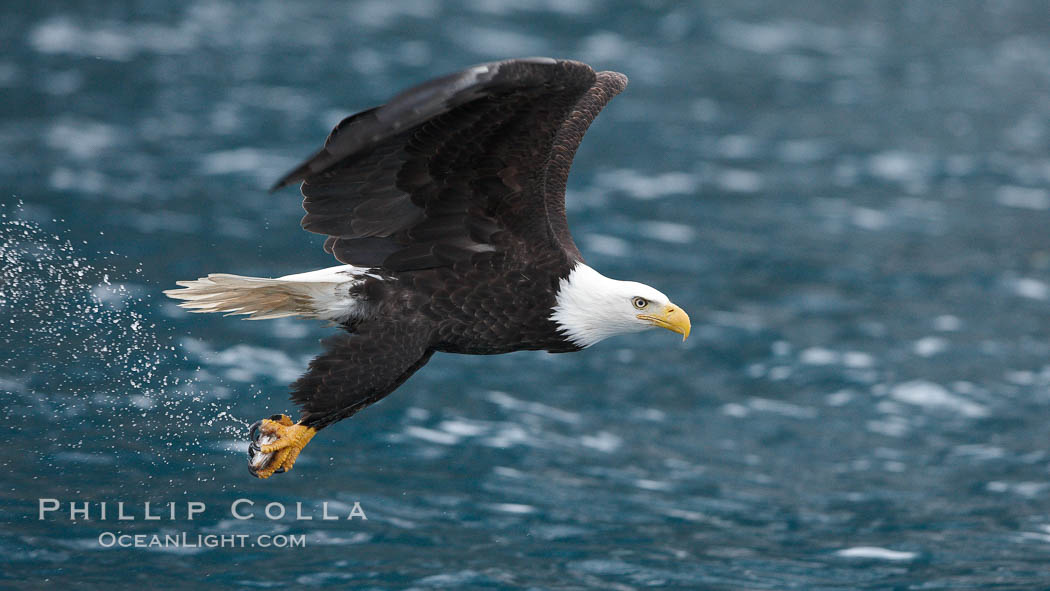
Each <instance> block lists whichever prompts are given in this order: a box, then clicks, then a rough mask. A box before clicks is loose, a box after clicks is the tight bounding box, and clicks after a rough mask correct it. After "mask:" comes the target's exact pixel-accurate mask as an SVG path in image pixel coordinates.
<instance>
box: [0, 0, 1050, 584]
mask: <svg viewBox="0 0 1050 591" xmlns="http://www.w3.org/2000/svg"><path fill="white" fill-rule="evenodd" d="M0 11H2V18H0V23H2V25H0V35H2V38H3V42H4V43H3V45H4V51H3V54H0V86H2V87H3V90H2V94H3V97H4V99H3V104H4V109H3V111H2V113H3V114H2V115H0V146H2V147H3V152H4V154H5V157H4V158H3V159H0V179H2V183H3V188H4V194H3V208H2V210H0V216H2V217H0V232H2V237H3V241H2V244H3V246H2V247H0V265H2V267H0V281H2V284H0V292H2V294H0V325H3V326H4V332H3V339H2V340H0V343H2V345H0V346H2V347H3V351H4V353H3V355H2V356H0V389H2V391H3V396H4V409H5V413H4V417H5V422H6V425H7V426H8V430H6V436H5V437H0V442H3V443H4V445H5V447H4V453H3V454H0V470H2V472H3V474H4V476H3V480H2V486H0V507H2V509H0V511H2V512H0V515H2V516H3V528H2V530H0V556H2V557H3V558H2V559H0V560H2V561H3V568H2V569H0V581H2V582H0V585H2V586H5V587H13V588H18V587H23V588H36V587H39V586H42V585H45V584H48V583H52V584H54V583H63V584H66V585H69V586H71V587H73V588H77V587H80V588H91V587H94V586H98V585H102V584H108V585H110V586H112V587H113V588H121V587H127V588H140V587H141V585H143V584H146V583H154V584H156V583H163V584H165V585H176V584H179V583H181V584H183V585H187V586H189V585H193V586H196V587H199V588H210V587H214V588H229V587H247V588H252V587H272V586H276V585H296V586H300V587H315V586H328V585H337V586H339V585H341V586H349V587H356V588H371V589H386V588H416V589H428V588H532V589H582V588H599V589H636V588H643V587H661V588H683V589H698V588H704V589H857V588H898V589H966V588H974V589H976V588H980V589H989V588H999V589H1007V588H1019V589H1020V588H1039V587H1045V586H1046V585H1047V581H1048V580H1050V562H1048V561H1050V500H1048V496H1050V470H1048V468H1050V456H1048V455H1047V441H1048V439H1050V426H1048V422H1047V420H1046V417H1047V416H1048V413H1050V362H1048V358H1050V344H1048V342H1047V338H1046V335H1047V333H1048V329H1050V326H1048V325H1050V319H1048V316H1047V314H1046V310H1047V301H1048V299H1050V240H1048V238H1047V232H1046V228H1047V223H1048V221H1050V192H1048V189H1047V187H1048V186H1050V156H1048V155H1047V150H1046V146H1047V144H1048V140H1050V129H1048V123H1047V121H1050V100H1048V99H1047V96H1048V95H1050V29H1048V28H1047V26H1046V22H1047V21H1046V16H1047V15H1046V9H1045V6H1044V5H1042V4H1041V3H1036V2H1033V3H1020V2H1012V3H981V4H970V5H953V6H952V7H950V8H949V7H946V6H942V5H940V4H937V3H921V4H908V5H904V4H879V5H867V6H864V7H859V6H857V5H852V4H850V5H842V4H840V3H831V2H827V3H824V2H801V3H800V2H795V3H789V4H784V3H766V2H737V3H731V5H724V3H711V4H705V3H696V4H690V5H684V4H679V3H664V2H650V3H647V4H645V5H637V4H635V3H604V2H603V3H599V2H594V1H590V0H575V1H573V2H567V3H565V2H528V3H514V2H505V1H503V0H485V1H478V2H470V3H465V4H459V3H451V2H414V1H411V2H410V1H403V2H399V1H394V0H384V1H382V2H379V1H373V2H363V3H357V4H354V5H352V6H345V5H343V4H342V3H322V2H299V3H295V4H294V5H293V4H288V3H283V2H261V3H246V2H233V1H228V2H224V1H217V0H216V1H213V0H205V1H200V2H188V3H177V4H170V5H169V4H166V3H158V2H143V3H138V4H137V5H136V11H135V13H134V14H130V13H128V12H127V10H126V8H125V7H124V6H120V5H113V6H109V7H101V8H100V7H93V8H91V9H88V8H80V9H74V8H58V7H56V6H51V5H49V4H47V3H37V4H35V5H31V6H28V5H26V6H22V5H19V3H16V4H14V5H6V6H4V7H3V8H2V9H0ZM536 54H539V55H553V56H565V57H575V58H577V59H581V60H584V61H588V62H590V63H592V64H594V65H595V66H598V67H600V68H606V69H614V70H618V71H622V72H625V73H627V74H628V75H629V76H630V78H631V81H632V82H631V85H630V86H629V87H628V90H627V91H626V92H625V93H624V94H623V95H621V96H620V97H618V98H617V99H616V100H615V101H614V102H613V103H612V104H611V106H610V107H609V108H608V109H607V110H606V111H605V112H604V113H603V114H602V116H601V118H600V119H599V121H598V122H597V123H596V125H595V126H594V127H593V128H592V130H591V132H590V133H589V134H588V136H587V141H586V142H585V143H584V145H583V147H582V148H581V150H580V152H579V155H578V156H577V159H576V164H575V167H574V173H573V176H572V179H571V182H570V187H569V190H570V195H569V208H570V222H571V224H572V227H573V231H574V234H575V235H576V236H577V242H578V243H579V244H580V246H581V248H582V249H583V251H584V253H585V254H586V256H587V257H588V261H589V262H590V264H591V265H592V266H594V267H596V268H598V269H600V270H602V271H603V272H604V273H605V274H607V275H610V276H613V277H620V278H630V279H635V280H640V281H644V282H646V283H650V284H653V285H655V286H657V287H659V288H660V289H661V290H662V291H664V292H665V293H668V294H669V295H670V296H671V297H672V298H673V299H674V300H675V301H676V302H677V303H680V304H681V305H682V306H683V307H684V308H685V309H686V310H688V311H689V312H690V313H691V315H692V318H693V325H694V328H693V336H692V338H690V340H689V341H688V342H687V343H685V344H680V343H678V342H677V340H676V339H675V338H674V336H673V335H668V334H666V333H665V334H657V333H646V334H642V335H637V336H633V337H622V338H618V339H614V340H610V341H608V342H605V343H603V344H601V345H599V346H597V347H595V348H594V349H592V350H589V351H586V352H584V353H580V354H574V355H562V356H550V355H546V354H539V353H519V354H513V355H507V356H498V357H488V358H477V357H462V356H451V355H438V356H436V357H435V358H434V359H433V360H432V361H431V362H430V364H429V365H428V366H427V367H426V368H425V369H424V370H423V371H421V372H420V373H419V374H417V376H416V377H414V378H413V379H412V380H411V381H410V382H409V383H407V384H406V385H405V386H404V387H403V388H402V389H401V390H400V391H398V392H397V393H396V394H394V395H392V396H391V397H389V398H388V399H386V400H385V401H383V402H382V403H380V404H378V405H376V406H375V407H373V408H370V409H369V410H367V411H365V412H364V413H362V414H360V415H358V416H357V417H355V418H354V419H352V420H350V421H346V422H344V423H340V424H339V425H337V426H335V427H333V428H331V429H329V430H326V431H325V432H323V433H322V435H321V436H319V437H318V438H316V439H315V440H314V441H313V442H312V443H311V444H310V446H309V447H308V448H307V449H306V452H305V454H304V455H303V456H302V458H301V459H300V460H299V462H298V463H297V465H296V469H295V471H294V472H292V473H291V474H288V475H283V476H279V477H275V478H273V479H271V480H269V481H257V480H255V479H253V478H251V477H250V476H249V475H248V473H247V468H246V462H245V457H244V453H243V452H244V449H245V448H244V442H243V436H244V431H245V428H246V426H247V425H248V424H249V423H250V422H251V421H254V420H255V419H257V418H260V417H262V416H266V415H269V414H271V413H273V412H281V411H288V410H290V409H291V407H290V404H289V403H288V402H287V400H286V391H287V390H286V384H287V382H288V381H290V380H292V379H294V378H295V377H296V376H297V375H298V373H299V372H300V371H301V370H302V369H303V368H304V367H305V364H306V362H307V360H308V359H309V358H310V357H311V356H312V355H314V354H315V353H316V352H317V351H318V345H317V341H318V339H320V338H322V337H323V336H324V335H325V334H328V332H329V329H326V328H325V327H323V326H320V325H317V324H312V323H309V322H295V321H288V320H281V321H270V322H243V321H240V320H236V319H232V318H227V319H223V318H220V317H215V316H200V315H188V314H185V313H183V312H182V311H181V310H179V309H177V308H175V306H174V304H173V302H171V301H168V300H167V299H166V298H164V297H163V296H162V295H161V293H160V292H161V290H163V289H167V288H170V287H172V285H173V283H174V281H175V280H178V279H189V278H194V277H197V276H200V275H202V274H204V273H207V272H233V273H240V274H246V275H264V276H276V275H282V274H287V273H294V272H299V271H303V270H308V269H312V268H320V267H324V266H329V265H331V264H333V263H332V260H331V259H330V258H329V257H328V256H327V255H325V254H324V253H323V252H322V251H321V249H320V243H321V239H320V238H319V237H315V236H312V235H309V234H307V233H305V232H302V231H300V230H299V228H298V225H297V220H298V218H299V216H300V215H301V210H300V208H299V204H298V199H297V198H296V196H295V195H294V191H286V192H282V193H279V194H276V195H267V194H266V193H265V192H264V190H263V188H264V187H265V186H266V185H267V184H268V183H269V182H272V181H273V180H274V179H275V178H277V177H278V176H279V175H280V174H281V173H283V172H285V170H286V169H287V168H288V167H290V166H291V165H292V164H294V163H295V161H296V160H297V159H299V158H301V157H303V156H305V155H307V154H309V153H310V152H311V151H312V150H313V149H314V148H316V146H317V145H318V144H319V142H320V141H321V140H322V139H323V137H324V135H325V134H326V133H327V131H328V130H329V128H330V127H331V126H332V125H333V124H334V123H335V122H336V121H338V120H339V119H340V118H341V117H342V116H344V115H345V114H347V113H350V112H353V111H356V110H359V109H363V108H366V107H369V106H372V105H374V104H376V103H378V102H381V101H383V100H384V99H386V98H388V97H389V96H390V95H391V94H392V93H394V92H396V91H397V90H399V89H401V88H403V87H405V86H407V85H409V84H412V83H415V82H418V81H421V80H423V79H425V78H427V77H428V76H430V75H432V74H436V73H443V72H449V71H453V70H456V69H459V68H461V67H463V66H466V65H469V64H473V63H476V62H480V61H486V60H490V59H495V58H501V57H508V56H514V55H536ZM39 498H55V499H59V500H60V501H61V502H62V503H63V511H66V512H67V511H68V502H69V501H77V502H84V501H88V502H91V503H92V511H97V510H98V505H97V504H98V503H99V502H101V501H108V502H110V503H116V502H119V501H123V502H125V503H126V504H127V505H128V506H129V507H130V509H129V510H130V511H131V512H132V513H134V514H136V515H138V516H139V518H138V519H137V520H135V521H115V520H113V519H110V520H108V521H98V520H97V513H96V514H93V515H92V517H93V519H92V520H90V521H84V520H78V521H76V522H72V521H70V520H69V519H68V515H66V516H65V517H62V515H61V513H62V512H61V511H60V512H55V513H54V514H51V515H49V518H47V519H45V520H42V521H41V520H38V519H37V510H38V499H39ZM239 498H247V499H250V500H252V501H253V502H254V503H255V506H254V507H255V510H256V513H257V514H258V515H257V517H256V519H251V520H244V521H241V520H237V519H234V518H233V517H232V516H231V515H230V505H231V503H233V502H234V501H235V500H237V499H239ZM147 501H149V502H152V503H153V504H154V506H155V507H156V506H157V505H160V506H161V507H162V511H166V510H167V509H163V508H164V507H168V505H167V504H168V503H177V510H178V513H179V514H178V515H177V516H176V517H177V518H176V519H175V520H170V519H163V520H160V521H149V522H147V521H144V520H143V519H142V514H143V508H142V503H144V502H147ZM191 501H193V502H201V503H205V504H206V505H207V511H206V512H205V513H204V514H203V515H198V516H197V517H196V518H195V519H194V520H189V519H188V518H187V516H186V508H187V505H186V503H187V502H191ZM270 502H279V503H282V504H283V506H285V507H287V508H288V511H289V512H290V513H291V512H294V508H295V503H296V502H301V503H303V506H304V507H305V508H304V511H306V512H307V513H308V514H310V515H313V516H315V517H317V518H315V519H314V520H310V521H305V520H295V519H293V518H292V516H291V515H288V516H286V518H285V519H283V520H278V521H270V520H268V519H265V518H264V517H263V516H262V507H264V506H265V505H266V504H267V503H270ZM325 502H328V503H329V505H330V510H331V511H332V512H333V513H335V514H337V515H340V516H345V515H346V514H348V513H349V512H350V511H351V509H352V507H353V504H354V503H355V502H360V506H361V508H362V509H363V510H364V511H365V512H366V513H367V517H368V520H367V521H363V520H360V519H357V520H349V521H348V520H339V521H325V520H322V519H320V516H321V511H322V509H321V507H322V503H325ZM110 510H111V511H112V505H111V509H110ZM107 531H112V532H121V533H131V534H154V533H161V534H164V533H171V534H182V533H186V534H187V535H189V536H197V535H198V534H201V535H207V534H222V533H227V534H250V535H253V536H254V535H256V534H265V535H277V534H285V535H297V534H305V535H306V536H307V538H306V539H307V547H306V548H305V549H304V548H279V549H270V548H259V547H254V548H252V547H248V548H181V549H174V548H166V549H157V548H139V549H135V548H130V549H119V548H104V547H102V545H100V543H99V535H100V534H102V533H103V532H107Z"/></svg>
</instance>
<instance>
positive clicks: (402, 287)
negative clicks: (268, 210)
mask: <svg viewBox="0 0 1050 591" xmlns="http://www.w3.org/2000/svg"><path fill="white" fill-rule="evenodd" d="M626 85H627V78H626V77H625V76H624V75H623V74H620V73H617V72H595V71H594V70H592V69H591V68H590V66H588V65H586V64H583V63H579V62H575V61H565V60H554V59H549V58H529V59H513V60H507V61H501V62H492V63H486V64H481V65H477V66H474V67H472V68H468V69H466V70H463V71H461V72H457V73H455V74H451V75H447V76H444V77H441V78H436V79H433V80H430V81H428V82H425V83H423V84H421V85H419V86H416V87H414V88H411V89H409V90H407V91H405V92H403V93H401V94H399V95H397V96H396V97H394V98H393V99H392V100H391V101H390V102H388V103H386V104H385V105H382V106H380V107H376V108H373V109H369V110H367V111H363V112H361V113H358V114H356V115H353V116H351V117H348V118H346V119H344V120H343V121H342V122H340V123H339V124H338V125H337V126H336V127H335V129H333V130H332V132H331V134H330V135H329V136H328V139H327V140H326V141H325V144H324V147H323V148H322V149H321V150H320V151H319V152H317V153H316V154H314V155H313V156H311V157H310V158H309V159H307V160H306V161H305V162H303V163H302V164H301V165H299V166H298V167H297V168H295V169H294V170H292V171H291V172H290V173H288V174H287V175H285V176H284V177H283V178H281V179H280V180H279V181H277V183H276V184H275V185H274V186H273V188H272V189H271V190H277V189H280V188H282V187H284V186H286V185H289V184H291V183H294V182H299V181H301V182H302V194H303V196H304V200H303V208H304V209H305V210H306V216H305V217H303V219H302V227H303V228H304V229H306V230H309V231H310V232H316V233H318V234H324V235H327V236H328V238H327V239H326V240H325V243H324V249H325V251H326V252H329V253H331V254H332V255H334V256H335V258H336V259H337V260H338V261H339V262H340V263H342V264H341V265H340V266H336V267H331V268H328V269H322V270H319V271H311V272H308V273H301V274H297V275H288V276H285V277H279V278H276V279H264V278H258V277H243V276H239V275H227V274H211V275H208V276H207V277H204V278H201V279H197V280H195V281H179V282H177V285H179V286H181V287H182V289H172V290H169V291H166V292H165V293H166V294H167V295H169V296H171V297H173V298H177V299H179V300H182V302H181V303H180V305H181V306H182V307H184V308H188V309H191V310H192V311H194V312H225V313H228V314H246V315H248V318H250V319H264V318H280V317H285V316H300V317H303V318H318V319H323V320H328V321H333V322H335V323H338V325H339V326H341V328H342V329H343V330H341V331H339V333H338V334H336V335H334V336H332V337H329V338H327V339H326V340H324V341H323V346H324V352H323V353H321V354H320V355H319V356H318V357H317V358H315V359H314V360H313V361H312V362H310V365H309V369H308V370H307V372H306V373H305V374H304V375H303V376H302V377H301V378H299V380H298V381H296V382H295V383H294V384H293V385H292V395H291V399H292V400H293V401H294V402H295V403H296V404H297V405H298V406H299V408H300V418H299V421H298V422H295V423H293V422H292V420H291V419H290V418H289V417H288V416H286V415H274V416H272V417H270V418H269V419H264V420H262V421H258V422H256V423H255V424H254V425H252V427H251V429H250V432H249V438H250V440H251V443H250V446H249V452H248V456H249V469H250V471H251V473H252V474H253V475H255V476H257V477H259V478H269V477H270V476H271V475H273V474H275V473H280V472H285V471H287V470H290V469H291V468H292V465H293V464H294V463H295V460H296V458H297V457H298V455H299V452H300V451H301V450H302V449H303V447H304V446H305V445H306V444H307V442H309V441H310V439H311V438H313V436H314V435H315V434H316V433H317V432H318V431H319V430H321V429H323V428H324V427H326V426H328V425H331V424H333V423H335V422H337V421H340V420H342V419H345V418H347V417H350V416H352V415H354V414H355V413H357V412H358V411H360V410H361V409H363V408H365V407H366V406H368V405H370V404H372V403H374V402H376V401H377V400H379V399H381V398H383V397H384V396H386V395H387V394H390V393H391V392H393V391H394V390H395V389H396V388H397V387H398V386H400V385H401V384H402V383H403V382H404V381H405V380H406V379H408V378H409V376H411V375H412V374H413V373H415V371H416V370H418V369H419V368H421V367H423V365H424V364H426V362H427V361H428V360H429V359H430V357H431V355H433V354H434V353H435V352H438V351H442V352H447V353H464V354H471V355H490V354H496V353H508V352H511V351H521V350H546V351H550V352H552V353H564V352H570V351H579V350H581V349H584V348H586V347H589V346H590V345H593V344H595V343H597V342H598V341H601V340H602V339H605V338H607V337H610V336H613V335H617V334H621V333H629V332H635V331H641V330H645V329H648V328H651V327H661V328H666V329H668V330H671V331H674V332H676V333H679V334H681V335H682V338H683V340H684V339H685V338H686V337H688V336H689V328H690V324H689V317H688V316H687V315H686V313H685V312H684V311H683V310H682V309H681V308H679V307H677V306H675V305H674V304H672V303H671V302H670V301H669V300H668V298H667V296H665V295H664V294H663V293H661V292H659V291H657V290H656V289H653V288H652V287H649V286H647V285H643V284H641V283H634V282H630V281H617V280H614V279H610V278H608V277H605V276H604V275H602V274H601V273H599V272H598V271H595V270H594V269H592V268H591V267H588V266H587V265H586V264H584V261H583V257H582V256H581V255H580V251H579V249H577V248H576V244H575V243H574V242H573V239H572V235H571V234H570V233H569V226H568V222H567V221H566V218H565V183H566V179H567V178H568V174H569V167H570V165H571V163H572V158H573V155H574V154H575V153H576V148H577V147H578V146H579V145H580V141H581V140H582V139H583V135H584V133H585V132H586V131H587V127H588V126H589V125H590V123H591V121H593V120H594V118H595V117H596V116H597V115H598V112H599V111H600V110H601V109H602V107H604V106H605V104H606V103H607V102H608V101H609V100H610V99H612V97H614V96H615V95H617V94H619V93H620V91H622V90H623V89H624V87H625V86H626Z"/></svg>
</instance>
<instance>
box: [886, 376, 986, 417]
mask: <svg viewBox="0 0 1050 591" xmlns="http://www.w3.org/2000/svg"><path fill="white" fill-rule="evenodd" d="M890 396H892V397H893V398H894V399H895V400H898V401H900V402H904V403H906V404H912V405H915V406H921V407H924V408H939V409H946V410H951V411H955V412H958V413H959V414H962V415H963V416H967V417H971V418H980V417H984V416H988V409H987V408H985V407H984V406H982V405H980V404H977V403H976V402H971V401H969V400H966V399H964V398H961V397H959V396H956V395H955V394H952V393H951V392H949V391H948V390H947V389H946V388H945V387H944V386H941V385H940V384H935V383H933V382H927V381H925V380H914V381H911V382H905V383H903V384H898V385H896V386H894V387H893V389H892V390H890Z"/></svg>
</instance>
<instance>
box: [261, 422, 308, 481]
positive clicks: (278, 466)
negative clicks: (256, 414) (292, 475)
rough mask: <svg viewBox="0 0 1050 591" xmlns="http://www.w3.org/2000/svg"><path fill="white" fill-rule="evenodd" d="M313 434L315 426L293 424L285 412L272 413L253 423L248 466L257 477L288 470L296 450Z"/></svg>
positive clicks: (298, 450)
mask: <svg viewBox="0 0 1050 591" xmlns="http://www.w3.org/2000/svg"><path fill="white" fill-rule="evenodd" d="M316 434H317V429H314V428H313V427H307V426H306V425H303V424H300V423H292V419H290V418H288V416H287V415H274V416H273V417H270V418H269V419H263V420H261V421H259V422H257V423H255V424H254V425H252V427H251V434H250V437H251V439H252V443H251V446H250V447H249V448H248V458H249V465H248V469H249V470H250V471H251V473H252V474H253V475H255V476H257V477H259V478H269V477H270V476H272V475H274V474H279V473H281V472H287V471H288V470H291V469H292V466H294V465H295V460H296V458H298V457H299V452H301V451H302V450H303V448H304V447H306V444H307V443H309V442H310V440H311V439H313V436H314V435H316Z"/></svg>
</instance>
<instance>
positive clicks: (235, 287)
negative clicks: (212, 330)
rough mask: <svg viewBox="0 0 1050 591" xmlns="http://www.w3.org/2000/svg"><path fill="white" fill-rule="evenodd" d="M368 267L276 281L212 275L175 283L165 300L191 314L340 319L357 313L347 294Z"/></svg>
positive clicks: (357, 303) (358, 304)
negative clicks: (168, 299)
mask: <svg viewBox="0 0 1050 591" xmlns="http://www.w3.org/2000/svg"><path fill="white" fill-rule="evenodd" d="M365 273H366V269H363V268H361V267H354V266H352V265H343V266H340V267H331V268H329V269H321V270H319V271H311V272H309V273H300V274H298V275H287V276H285V277H278V278H276V279H268V278H264V277H244V276H241V275H228V274H225V273H212V274H210V275H208V276H207V277H202V278H200V279H196V280H193V281H176V282H175V283H176V285H179V286H181V287H182V289H169V290H167V291H165V292H164V293H165V294H166V295H168V296H169V297H172V298H175V299H178V300H183V302H182V303H180V304H179V306H181V307H183V308H187V309H189V310H190V311H192V312H222V313H225V314H226V315H227V316H229V315H230V314H247V315H248V320H266V319H269V318H284V317H286V316H301V317H303V318H320V319H324V320H336V321H343V320H346V319H347V318H349V317H350V316H354V315H357V314H359V313H360V311H361V310H360V308H361V305H362V302H360V301H359V300H356V299H355V298H353V297H352V296H351V295H350V288H351V287H353V286H354V285H356V284H357V283H360V282H361V280H362V279H363V275H365Z"/></svg>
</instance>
